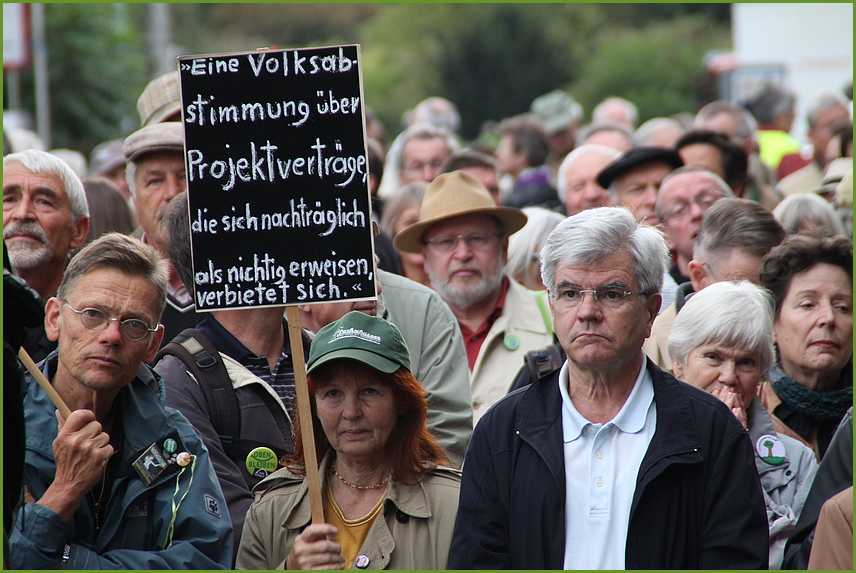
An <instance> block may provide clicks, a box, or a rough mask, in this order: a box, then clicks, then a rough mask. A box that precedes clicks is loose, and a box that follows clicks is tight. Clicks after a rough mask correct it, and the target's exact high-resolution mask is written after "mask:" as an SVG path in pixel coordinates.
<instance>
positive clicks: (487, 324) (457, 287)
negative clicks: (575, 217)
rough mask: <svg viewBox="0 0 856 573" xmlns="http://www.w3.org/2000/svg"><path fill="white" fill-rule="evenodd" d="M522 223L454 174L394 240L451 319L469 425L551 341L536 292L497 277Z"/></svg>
mask: <svg viewBox="0 0 856 573" xmlns="http://www.w3.org/2000/svg"><path fill="white" fill-rule="evenodd" d="M525 224H526V215H525V214H524V213H523V212H522V211H521V210H520V209H516V208H512V207H497V206H496V205H495V204H494V202H493V200H492V199H491V196H490V194H489V193H488V191H487V189H486V188H485V187H484V186H483V185H482V184H481V183H479V181H478V180H477V179H475V178H474V177H473V176H471V175H469V174H468V173H464V172H461V171H453V172H451V173H444V174H442V175H440V176H438V177H437V178H436V179H435V180H434V181H433V182H432V183H431V185H430V186H429V187H428V189H427V190H426V191H425V198H424V200H423V201H422V208H421V210H420V213H419V221H418V222H417V223H415V224H413V225H411V226H409V227H407V228H406V229H404V230H403V231H401V232H400V233H399V234H398V235H396V237H395V241H394V243H395V246H396V247H397V248H398V249H399V250H402V251H405V252H409V253H422V255H423V256H424V257H425V269H426V270H427V271H428V274H429V276H430V278H431V286H433V287H434V290H436V291H437V292H438V293H439V294H440V296H441V297H442V298H443V300H444V301H446V304H448V305H449V308H451V309H452V312H453V313H454V314H455V317H456V318H457V319H458V324H459V326H460V328H461V333H462V334H463V336H464V345H465V347H466V351H467V359H468V361H469V367H470V371H471V376H470V384H471V388H472V397H473V418H474V420H478V419H479V417H481V415H482V414H484V412H485V411H486V410H487V409H488V408H489V407H490V406H491V405H493V403H494V402H496V401H497V400H499V399H500V398H502V397H503V396H504V395H505V394H506V393H507V392H508V390H509V389H510V388H511V384H512V382H513V379H514V374H515V373H516V372H517V370H518V369H519V368H520V365H521V364H522V363H523V356H524V355H525V354H526V352H528V351H529V350H534V349H537V348H541V347H543V346H546V345H547V344H550V343H551V342H552V341H553V335H552V328H551V325H550V320H549V316H548V314H547V312H546V307H545V308H544V309H543V310H544V312H542V308H541V306H540V303H542V302H543V300H542V299H540V298H539V293H535V292H533V291H530V290H529V289H527V288H525V287H523V286H522V285H520V284H519V283H517V282H516V281H515V280H514V279H512V278H510V277H508V276H507V275H506V274H505V273H504V271H503V267H504V266H505V263H506V261H507V259H508V236H509V235H511V234H513V233H515V232H516V231H519V230H520V229H521V228H522V227H523V225H525Z"/></svg>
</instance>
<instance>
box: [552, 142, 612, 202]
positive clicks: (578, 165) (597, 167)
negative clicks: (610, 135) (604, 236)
mask: <svg viewBox="0 0 856 573" xmlns="http://www.w3.org/2000/svg"><path fill="white" fill-rule="evenodd" d="M619 155H621V153H620V152H619V151H617V150H615V149H612V148H610V147H605V146H603V145H594V144H590V145H582V146H580V147H578V148H576V149H575V150H573V151H572V152H570V153H569V154H568V155H566V156H565V159H564V160H563V161H562V164H561V165H559V181H558V183H559V199H561V200H562V203H564V205H565V215H567V216H568V217H570V216H571V215H576V214H577V213H579V212H581V211H584V210H586V209H592V208H594V207H603V206H604V205H608V204H609V195H608V194H607V192H606V189H604V188H603V187H601V186H600V185H599V184H598V182H597V174H598V173H600V172H601V171H602V170H603V169H604V168H605V167H606V166H607V165H609V164H610V163H612V162H613V161H614V160H615V159H616V158H617V157H618V156H619Z"/></svg>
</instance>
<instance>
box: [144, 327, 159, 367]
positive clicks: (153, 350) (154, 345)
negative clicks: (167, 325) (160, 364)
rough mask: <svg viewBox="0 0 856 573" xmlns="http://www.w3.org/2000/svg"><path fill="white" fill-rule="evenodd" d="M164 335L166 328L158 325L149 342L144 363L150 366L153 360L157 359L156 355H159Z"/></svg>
mask: <svg viewBox="0 0 856 573" xmlns="http://www.w3.org/2000/svg"><path fill="white" fill-rule="evenodd" d="M163 335H164V327H163V325H162V324H158V327H157V329H156V330H155V332H154V333H153V334H152V338H151V340H149V346H148V347H147V348H146V353H145V354H144V355H143V363H144V364H148V363H149V362H151V361H152V360H154V359H155V354H157V353H158V348H160V343H161V340H163Z"/></svg>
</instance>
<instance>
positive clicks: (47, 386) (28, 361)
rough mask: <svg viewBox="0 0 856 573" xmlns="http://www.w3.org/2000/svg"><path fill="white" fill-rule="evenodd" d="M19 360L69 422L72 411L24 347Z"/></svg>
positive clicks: (19, 354)
mask: <svg viewBox="0 0 856 573" xmlns="http://www.w3.org/2000/svg"><path fill="white" fill-rule="evenodd" d="M18 359H19V360H20V361H21V362H22V363H23V364H24V366H26V367H27V370H28V371H29V372H30V374H31V375H32V377H33V378H35V379H36V382H38V383H39V386H41V387H42V390H44V391H45V394H47V395H48V398H50V399H51V402H53V404H54V406H56V409H57V410H59V413H60V414H62V417H63V418H65V419H66V420H68V417H69V416H70V415H71V410H70V409H69V408H68V406H66V405H65V402H63V401H62V398H60V396H59V394H57V391H56V390H55V389H54V387H53V386H52V385H51V383H50V382H49V381H48V379H47V378H45V375H44V374H42V371H41V370H39V367H38V366H36V363H35V362H33V359H32V358H30V355H29V354H27V351H26V350H24V348H23V347H21V349H20V350H19V351H18Z"/></svg>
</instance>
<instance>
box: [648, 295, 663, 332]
mask: <svg viewBox="0 0 856 573" xmlns="http://www.w3.org/2000/svg"><path fill="white" fill-rule="evenodd" d="M662 303H663V295H661V294H660V293H658V292H657V293H653V294H649V295H648V297H647V299H646V300H645V307H646V308H647V309H648V321H647V322H648V334H647V335H646V337H645V338H648V336H651V329H652V328H653V327H654V319H655V318H657V313H659V312H660V305H661V304H662Z"/></svg>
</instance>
